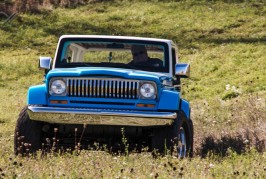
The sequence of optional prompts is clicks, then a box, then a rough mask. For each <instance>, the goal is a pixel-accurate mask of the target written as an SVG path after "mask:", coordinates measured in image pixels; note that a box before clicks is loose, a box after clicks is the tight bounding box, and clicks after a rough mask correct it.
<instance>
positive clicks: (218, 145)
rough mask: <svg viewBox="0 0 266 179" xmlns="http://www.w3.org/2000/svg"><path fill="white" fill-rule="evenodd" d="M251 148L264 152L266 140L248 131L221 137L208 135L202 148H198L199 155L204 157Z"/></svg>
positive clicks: (241, 151) (240, 151)
mask: <svg viewBox="0 0 266 179" xmlns="http://www.w3.org/2000/svg"><path fill="white" fill-rule="evenodd" d="M251 149H255V150H257V151H258V152H263V151H265V149H266V146H265V140H264V139H261V138H259V137H258V135H257V134H256V133H253V134H252V133H250V132H246V133H245V135H243V134H237V135H230V134H227V135H223V136H221V137H220V138H216V137H214V136H212V135H208V136H206V137H205V138H204V139H203V141H202V143H201V146H200V148H199V149H198V150H197V155H199V156H200V157H202V158H205V157H207V156H209V155H218V156H221V157H225V156H228V154H229V151H233V152H235V153H237V154H243V153H246V152H248V151H250V150H251Z"/></svg>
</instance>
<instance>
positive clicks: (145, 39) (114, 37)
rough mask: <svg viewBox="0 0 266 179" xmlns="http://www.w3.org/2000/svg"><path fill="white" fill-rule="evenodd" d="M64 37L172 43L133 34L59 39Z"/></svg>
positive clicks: (171, 42) (75, 36) (76, 36)
mask: <svg viewBox="0 0 266 179" xmlns="http://www.w3.org/2000/svg"><path fill="white" fill-rule="evenodd" d="M64 38H99V39H120V40H143V41H153V42H164V43H168V44H173V41H172V40H168V39H159V38H147V37H134V36H114V35H62V36H61V37H60V39H59V40H61V39H64Z"/></svg>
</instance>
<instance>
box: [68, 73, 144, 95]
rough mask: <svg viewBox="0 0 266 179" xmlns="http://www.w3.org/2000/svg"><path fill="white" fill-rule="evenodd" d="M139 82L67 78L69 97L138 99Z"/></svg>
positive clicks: (119, 79)
mask: <svg viewBox="0 0 266 179" xmlns="http://www.w3.org/2000/svg"><path fill="white" fill-rule="evenodd" d="M139 84H140V81H139V80H130V79H123V78H112V79H109V78H67V91H68V96H70V97H96V98H118V99H138V97H139V95H138V88H139Z"/></svg>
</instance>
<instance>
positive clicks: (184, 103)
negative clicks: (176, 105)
mask: <svg viewBox="0 0 266 179" xmlns="http://www.w3.org/2000/svg"><path fill="white" fill-rule="evenodd" d="M180 110H182V111H183V112H184V113H185V115H186V118H187V119H190V105H189V102H188V101H186V100H184V99H181V100H180Z"/></svg>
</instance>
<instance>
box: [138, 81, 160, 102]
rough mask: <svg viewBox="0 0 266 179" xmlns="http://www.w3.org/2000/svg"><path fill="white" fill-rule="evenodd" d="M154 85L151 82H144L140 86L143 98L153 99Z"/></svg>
mask: <svg viewBox="0 0 266 179" xmlns="http://www.w3.org/2000/svg"><path fill="white" fill-rule="evenodd" d="M155 92H156V90H155V87H154V86H153V85H152V84H151V83H144V84H142V85H141V86H140V94H141V96H142V97H143V98H149V99H155V97H156V95H155Z"/></svg>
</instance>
